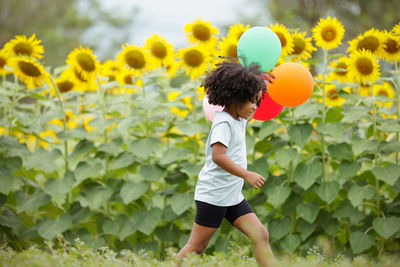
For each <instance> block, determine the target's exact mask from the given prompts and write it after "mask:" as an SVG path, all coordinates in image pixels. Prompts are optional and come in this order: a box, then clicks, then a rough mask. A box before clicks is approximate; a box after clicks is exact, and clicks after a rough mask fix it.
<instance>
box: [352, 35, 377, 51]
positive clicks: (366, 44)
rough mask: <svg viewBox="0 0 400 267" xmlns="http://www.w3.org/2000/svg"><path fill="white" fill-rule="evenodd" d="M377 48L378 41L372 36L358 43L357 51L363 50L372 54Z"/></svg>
mask: <svg viewBox="0 0 400 267" xmlns="http://www.w3.org/2000/svg"><path fill="white" fill-rule="evenodd" d="M378 46H379V40H378V39H377V38H375V37H373V36H367V37H365V38H364V39H362V40H361V41H360V42H358V45H357V50H361V49H363V48H364V49H365V50H369V51H371V52H374V51H375V50H376V49H377V48H378Z"/></svg>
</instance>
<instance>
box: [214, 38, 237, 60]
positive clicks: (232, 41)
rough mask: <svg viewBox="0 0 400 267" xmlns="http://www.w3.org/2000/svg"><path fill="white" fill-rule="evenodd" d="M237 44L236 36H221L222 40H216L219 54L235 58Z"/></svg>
mask: <svg viewBox="0 0 400 267" xmlns="http://www.w3.org/2000/svg"><path fill="white" fill-rule="evenodd" d="M237 45H238V41H237V40H236V38H232V37H231V38H225V37H222V40H221V41H219V42H218V50H219V55H221V56H224V57H231V58H236V59H237Z"/></svg>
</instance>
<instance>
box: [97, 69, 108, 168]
mask: <svg viewBox="0 0 400 267" xmlns="http://www.w3.org/2000/svg"><path fill="white" fill-rule="evenodd" d="M97 83H98V85H99V90H98V91H97V96H98V98H99V102H100V109H101V115H102V117H103V122H104V124H105V122H106V97H105V90H104V88H103V86H102V85H101V81H100V78H99V76H97ZM103 137H104V144H107V143H108V135H107V127H106V128H105V129H104V131H103ZM108 161H109V155H108V153H106V169H105V174H104V175H105V176H106V175H107V173H108Z"/></svg>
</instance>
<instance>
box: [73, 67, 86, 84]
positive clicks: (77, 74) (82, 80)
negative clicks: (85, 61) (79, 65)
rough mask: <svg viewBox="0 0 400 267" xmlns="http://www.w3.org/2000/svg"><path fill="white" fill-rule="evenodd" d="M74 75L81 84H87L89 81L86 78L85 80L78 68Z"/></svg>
mask: <svg viewBox="0 0 400 267" xmlns="http://www.w3.org/2000/svg"><path fill="white" fill-rule="evenodd" d="M74 74H75V77H76V78H77V79H78V80H80V81H81V82H87V80H86V79H85V78H83V76H82V75H81V74H80V73H79V72H78V71H77V69H76V68H74Z"/></svg>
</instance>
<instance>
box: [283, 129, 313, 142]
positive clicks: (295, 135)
mask: <svg viewBox="0 0 400 267" xmlns="http://www.w3.org/2000/svg"><path fill="white" fill-rule="evenodd" d="M312 130H313V127H312V126H311V124H309V123H303V124H291V125H290V126H289V127H288V130H287V131H288V135H289V137H290V139H291V140H293V141H294V142H295V144H296V145H298V146H299V147H303V146H304V145H305V143H306V142H307V140H308V138H309V137H310V135H311V132H312Z"/></svg>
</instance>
